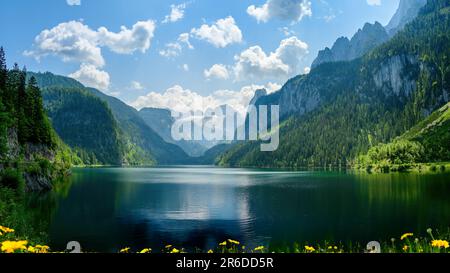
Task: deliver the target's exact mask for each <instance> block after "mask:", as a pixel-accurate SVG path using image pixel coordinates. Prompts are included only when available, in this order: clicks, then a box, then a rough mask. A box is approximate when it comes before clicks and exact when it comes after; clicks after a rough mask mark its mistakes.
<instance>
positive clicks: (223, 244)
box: [219, 241, 227, 246]
mask: <svg viewBox="0 0 450 273" xmlns="http://www.w3.org/2000/svg"><path fill="white" fill-rule="evenodd" d="M226 245H227V241H223V242H222V243H220V244H219V246H226Z"/></svg>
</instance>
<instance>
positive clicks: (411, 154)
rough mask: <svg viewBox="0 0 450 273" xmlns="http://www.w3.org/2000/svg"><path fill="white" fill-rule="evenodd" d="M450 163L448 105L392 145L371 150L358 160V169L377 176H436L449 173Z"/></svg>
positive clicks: (449, 111)
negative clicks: (406, 173) (393, 173)
mask: <svg viewBox="0 0 450 273" xmlns="http://www.w3.org/2000/svg"><path fill="white" fill-rule="evenodd" d="M436 160H443V161H447V162H436ZM449 160H450V103H447V104H446V105H444V106H443V107H442V108H440V109H439V110H437V111H435V112H434V113H432V114H431V115H430V116H429V117H428V118H426V119H425V120H423V121H422V122H420V123H419V124H417V125H416V126H414V127H413V128H411V129H410V130H408V131H407V132H406V133H405V134H403V135H402V136H400V137H398V138H396V139H394V140H393V141H392V142H390V143H388V144H379V145H376V146H374V147H372V148H371V149H370V150H369V152H368V153H367V154H365V155H362V156H360V157H359V158H358V160H357V164H356V167H357V168H360V169H366V170H368V171H377V172H389V171H411V170H412V171H419V172H423V171H432V172H436V171H448V170H449V167H450V164H449V163H448V161H449ZM430 162H433V163H430Z"/></svg>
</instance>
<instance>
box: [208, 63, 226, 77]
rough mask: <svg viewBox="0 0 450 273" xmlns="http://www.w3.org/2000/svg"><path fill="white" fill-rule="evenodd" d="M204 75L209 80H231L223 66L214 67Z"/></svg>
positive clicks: (216, 65)
mask: <svg viewBox="0 0 450 273" xmlns="http://www.w3.org/2000/svg"><path fill="white" fill-rule="evenodd" d="M203 74H204V75H205V77H206V78H208V79H211V78H216V79H222V80H227V79H228V78H230V74H229V73H228V69H227V67H226V66H224V65H222V64H215V65H213V66H212V67H211V68H210V69H206V70H205V71H204V72H203Z"/></svg>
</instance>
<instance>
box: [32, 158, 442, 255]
mask: <svg viewBox="0 0 450 273" xmlns="http://www.w3.org/2000/svg"><path fill="white" fill-rule="evenodd" d="M449 178H450V176H449V174H437V175H417V174H382V175H381V174H372V175H368V174H349V173H338V172H336V173H333V172H282V171H258V170H252V169H220V168H213V167H171V168H148V169H139V168H137V169H121V168H105V169H74V171H73V176H72V177H71V178H70V185H69V186H66V187H65V188H63V189H60V190H59V193H58V195H57V196H56V197H55V196H53V197H52V198H48V199H49V200H48V201H45V200H41V201H40V206H44V207H52V208H53V209H52V213H51V215H50V217H49V218H50V219H51V220H50V241H51V245H52V246H53V247H54V248H55V247H56V248H58V249H65V246H66V243H67V242H68V241H72V240H75V241H79V242H80V243H81V244H82V246H83V247H84V249H88V250H91V251H101V252H116V251H118V250H119V249H120V248H122V247H125V246H131V247H133V248H136V249H142V248H145V247H151V248H153V249H154V250H158V249H161V248H163V246H165V245H167V244H172V245H174V246H177V247H180V246H182V247H184V248H187V249H194V248H196V247H197V248H201V249H209V248H214V247H215V246H217V244H218V243H219V242H221V241H224V240H225V239H228V238H232V239H236V240H239V241H241V242H242V243H244V244H246V245H247V246H249V247H252V246H253V247H254V246H258V245H271V246H275V247H278V246H284V245H292V244H293V242H301V243H307V242H309V243H314V242H323V241H324V240H328V241H334V242H337V241H342V242H348V241H353V242H361V243H362V244H365V243H367V242H368V241H372V240H381V241H388V240H390V238H392V237H399V236H400V235H401V234H403V233H404V232H414V233H417V234H419V233H420V234H424V235H425V234H426V229H427V228H429V227H433V228H441V229H447V228H448V227H450V179H449ZM50 203H51V204H50Z"/></svg>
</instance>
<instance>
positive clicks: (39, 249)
mask: <svg viewBox="0 0 450 273" xmlns="http://www.w3.org/2000/svg"><path fill="white" fill-rule="evenodd" d="M49 249H50V247H49V246H43V245H36V246H34V250H35V252H34V253H48V250H49Z"/></svg>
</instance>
